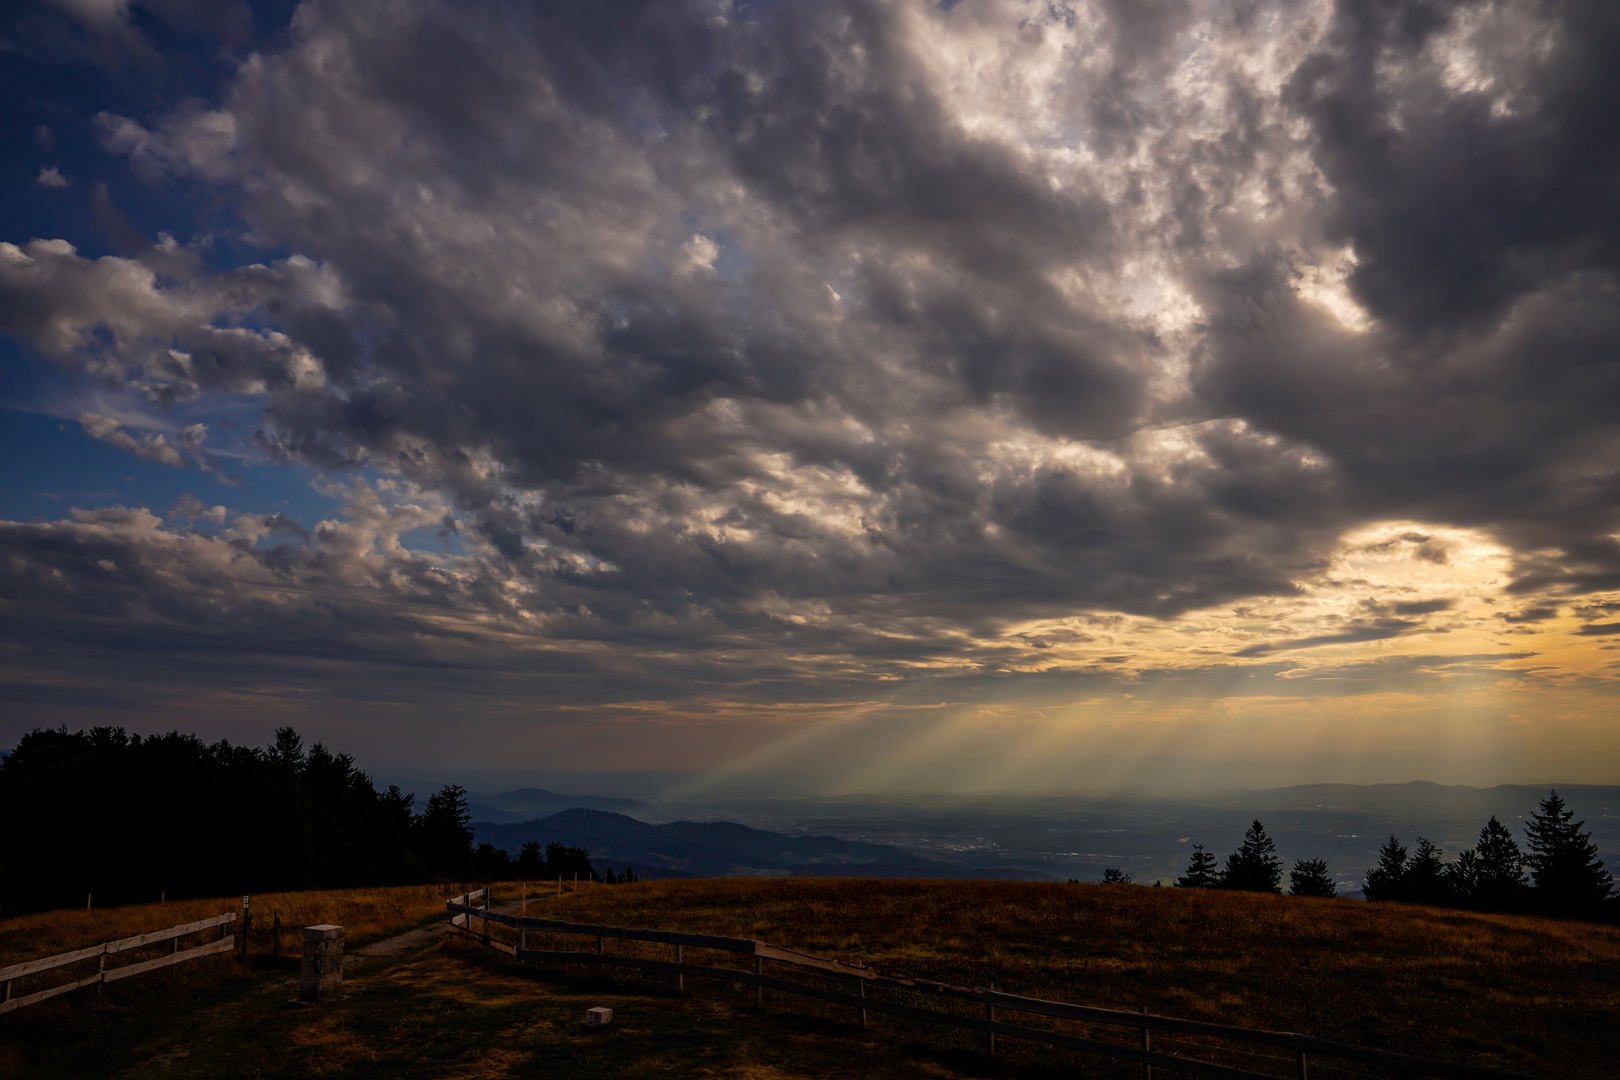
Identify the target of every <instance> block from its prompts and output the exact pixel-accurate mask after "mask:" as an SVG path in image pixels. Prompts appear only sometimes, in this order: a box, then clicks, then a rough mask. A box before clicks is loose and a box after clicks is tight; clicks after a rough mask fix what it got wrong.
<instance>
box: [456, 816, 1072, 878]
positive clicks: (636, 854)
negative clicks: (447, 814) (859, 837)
mask: <svg viewBox="0 0 1620 1080" xmlns="http://www.w3.org/2000/svg"><path fill="white" fill-rule="evenodd" d="M473 830H474V833H475V838H476V840H477V842H478V843H483V842H484V841H489V842H491V843H493V844H495V845H497V846H498V847H502V848H505V849H506V850H507V851H509V852H511V853H512V854H513V855H516V854H517V853H518V851H519V849H520V848H521V847H522V845H523V844H524V843H525V842H528V841H531V840H533V841H539V842H540V843H542V844H545V843H552V842H555V843H562V844H572V845H576V846H578V847H583V848H589V849H590V850H591V852H592V856H593V859H592V861H593V862H595V863H596V864H597V866H598V867H603V866H606V867H609V868H612V869H614V870H619V869H622V868H623V867H625V866H631V867H633V868H636V870H637V872H638V873H643V871H644V870H645V871H648V872H647V873H646V875H645V876H649V877H650V876H654V874H655V873H658V872H666V871H668V872H674V874H678V875H680V876H688V875H689V876H693V877H758V876H773V875H788V874H795V875H809V876H817V877H838V876H849V877H902V878H942V877H948V878H956V877H976V878H1014V879H1023V880H1039V879H1041V878H1044V877H1045V875H1043V874H1038V873H1032V872H1030V871H1027V870H1019V869H1013V868H998V867H984V868H974V869H971V870H970V869H966V868H963V867H961V866H956V865H950V864H947V863H941V862H937V861H934V860H932V859H923V858H919V857H918V856H916V855H912V854H910V853H909V852H906V851H902V850H901V849H899V848H896V847H889V846H887V845H884V844H867V843H862V842H860V841H856V840H839V839H837V838H835V837H831V836H784V835H782V834H781V833H773V832H765V831H763V830H761V829H751V828H749V827H748V826H746V825H739V824H737V823H736V822H730V821H675V822H670V823H669V824H666V825H650V824H648V823H647V822H644V821H637V820H636V819H635V818H632V817H627V816H625V815H624V814H615V813H605V812H603V811H599V810H586V809H574V810H565V811H563V812H561V813H558V814H553V815H551V816H549V817H546V818H543V819H541V820H538V821H525V822H522V823H519V824H499V823H494V822H486V821H478V822H474V823H473ZM658 876H663V875H662V874H661V873H659V875H658ZM671 876H674V875H673V874H672V875H671Z"/></svg>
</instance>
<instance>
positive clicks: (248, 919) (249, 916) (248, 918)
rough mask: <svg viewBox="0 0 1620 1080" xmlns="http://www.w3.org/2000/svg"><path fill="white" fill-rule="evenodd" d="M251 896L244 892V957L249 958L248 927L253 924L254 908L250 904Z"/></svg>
mask: <svg viewBox="0 0 1620 1080" xmlns="http://www.w3.org/2000/svg"><path fill="white" fill-rule="evenodd" d="M249 900H250V898H249V896H248V894H247V893H243V894H242V959H244V960H246V959H247V950H248V928H249V927H251V926H252V925H253V909H252V908H251V907H250V906H249Z"/></svg>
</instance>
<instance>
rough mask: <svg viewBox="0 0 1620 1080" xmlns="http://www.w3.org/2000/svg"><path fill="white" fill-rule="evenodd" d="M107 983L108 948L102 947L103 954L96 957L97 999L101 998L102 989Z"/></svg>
mask: <svg viewBox="0 0 1620 1080" xmlns="http://www.w3.org/2000/svg"><path fill="white" fill-rule="evenodd" d="M106 982H107V946H105V945H103V946H102V947H101V953H100V954H99V955H98V956H97V957H96V997H100V996H101V988H102V986H103V985H105V984H106Z"/></svg>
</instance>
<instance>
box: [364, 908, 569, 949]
mask: <svg viewBox="0 0 1620 1080" xmlns="http://www.w3.org/2000/svg"><path fill="white" fill-rule="evenodd" d="M541 899H543V898H542V897H530V898H529V903H531V904H533V903H538V902H539V901H540V900H541ZM522 907H523V904H522V902H521V901H519V902H518V903H516V904H503V905H502V906H500V907H495V908H490V910H491V911H494V912H498V913H500V914H502V915H516V914H517V913H518V911H519V910H520V909H521V908H522ZM449 932H450V923H449V920H448V919H446V920H445V921H443V922H439V923H435V924H434V925H433V926H424V927H421V928H420V929H417V930H407V931H405V932H404V933H403V934H396V935H395V936H393V937H391V938H384V939H383V940H381V941H374V942H372V943H371V944H370V945H367V946H366V947H365V948H363V949H355V950H354V952H353V955H356V956H398V955H399V954H400V953H403V952H410V951H412V950H413V949H419V948H421V947H422V946H424V945H430V944H432V943H433V942H435V941H438V940H439V939H440V938H442V937H444V936H446V935H447V934H448V933H449Z"/></svg>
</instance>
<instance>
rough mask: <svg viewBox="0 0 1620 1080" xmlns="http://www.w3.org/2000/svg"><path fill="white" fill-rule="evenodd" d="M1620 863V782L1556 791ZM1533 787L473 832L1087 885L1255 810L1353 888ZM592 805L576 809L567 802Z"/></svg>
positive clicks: (824, 868)
mask: <svg viewBox="0 0 1620 1080" xmlns="http://www.w3.org/2000/svg"><path fill="white" fill-rule="evenodd" d="M1559 790H1560V791H1561V792H1562V794H1563V795H1564V796H1565V797H1566V798H1567V799H1568V800H1569V802H1570V806H1571V808H1572V809H1573V810H1574V811H1575V813H1576V817H1577V818H1581V819H1585V820H1586V823H1587V825H1586V827H1587V828H1588V829H1590V830H1591V831H1592V833H1593V836H1594V838H1595V839H1596V840H1597V843H1598V846H1599V848H1600V850H1601V852H1602V853H1603V857H1604V858H1605V859H1606V860H1607V862H1608V866H1609V869H1611V870H1616V869H1620V788H1616V787H1603V786H1590V785H1578V784H1571V785H1564V786H1561V787H1560V788H1559ZM1545 794H1546V789H1545V788H1542V787H1535V786H1528V785H1501V786H1498V787H1492V788H1472V787H1460V786H1447V785H1441V784H1432V783H1425V782H1413V783H1407V784H1375V785H1355V784H1312V785H1304V786H1299V787H1290V788H1276V789H1271V790H1265V791H1243V792H1231V793H1226V794H1218V795H1209V796H1198V797H1188V798H1183V799H1171V798H1164V797H1156V796H1123V795H1083V794H1075V795H1065V794H1030V795H939V796H909V795H897V796H882V795H876V796H838V797H824V798H784V799H761V798H753V799H749V798H723V799H718V798H717V799H708V800H703V799H692V798H683V799H679V800H674V799H659V798H658V797H656V796H648V797H647V798H645V799H628V798H610V797H606V796H568V795H559V794H556V793H555V792H552V791H548V790H545V789H540V788H521V789H518V790H516V791H509V792H504V793H502V794H498V795H474V796H471V800H472V802H473V804H474V805H473V816H474V821H475V830H476V832H477V838H478V840H479V841H480V842H482V841H485V840H488V841H491V842H493V843H496V844H497V845H499V846H501V847H504V848H506V849H507V850H509V851H511V852H512V853H513V854H514V855H515V854H516V853H517V851H518V848H519V847H520V846H521V844H522V843H523V841H525V840H539V841H541V842H542V843H544V842H548V841H557V842H561V843H567V844H574V845H578V846H580V847H586V848H590V849H591V850H592V851H593V852H595V853H596V855H597V857H598V858H599V860H602V861H603V862H604V864H605V865H608V866H611V867H612V868H613V869H615V870H622V869H624V868H625V867H627V866H629V867H634V868H635V869H636V872H637V873H642V874H643V875H644V876H649V877H651V876H679V875H694V876H715V875H724V876H730V875H758V874H800V875H804V874H817V875H825V874H833V873H843V874H852V875H861V876H892V877H963V878H1009V879H1025V880H1058V881H1063V880H1067V879H1070V878H1077V879H1079V880H1082V881H1095V880H1097V879H1098V878H1099V877H1100V876H1101V875H1102V872H1103V870H1104V869H1105V868H1106V867H1110V866H1112V867H1118V868H1120V869H1123V870H1125V871H1126V872H1128V873H1130V874H1132V875H1133V876H1134V878H1135V880H1136V881H1138V882H1142V883H1148V882H1152V881H1154V880H1162V881H1164V882H1165V883H1166V884H1168V883H1169V882H1170V881H1171V880H1173V879H1174V877H1175V876H1176V875H1177V874H1179V873H1181V872H1182V871H1183V870H1184V869H1185V867H1186V864H1187V857H1188V855H1189V853H1190V851H1191V848H1192V845H1193V844H1194V843H1202V844H1204V845H1205V846H1206V847H1207V848H1208V849H1209V850H1210V851H1213V852H1216V853H1218V854H1221V855H1223V856H1224V854H1225V853H1226V852H1228V851H1231V850H1232V849H1233V848H1234V847H1236V845H1237V843H1238V841H1239V840H1240V838H1241V836H1242V833H1243V829H1244V828H1245V827H1246V826H1247V825H1248V823H1249V822H1250V820H1252V819H1254V818H1260V819H1261V820H1262V821H1264V823H1265V825H1266V828H1267V830H1268V831H1269V832H1270V834H1271V835H1272V837H1273V838H1275V839H1276V841H1277V844H1278V853H1279V854H1280V855H1281V856H1282V857H1283V858H1284V860H1285V861H1287V862H1288V863H1289V864H1291V863H1292V861H1293V860H1294V859H1296V858H1301V857H1307V858H1310V857H1321V858H1325V859H1327V861H1328V864H1329V867H1330V869H1331V871H1332V873H1333V875H1334V877H1335V878H1336V879H1337V880H1338V883H1339V888H1340V890H1341V892H1343V893H1345V894H1347V895H1355V894H1356V893H1357V892H1358V890H1359V888H1360V882H1361V877H1362V875H1363V873H1364V872H1365V870H1366V868H1367V867H1368V866H1370V865H1372V863H1373V862H1374V861H1376V851H1377V848H1378V845H1379V844H1380V843H1381V842H1382V841H1383V839H1384V838H1385V837H1386V836H1387V835H1388V834H1389V833H1391V832H1394V833H1396V834H1398V835H1400V836H1401V837H1402V838H1403V840H1404V841H1405V842H1407V843H1410V842H1411V841H1412V839H1413V838H1414V837H1415V836H1418V835H1422V836H1426V837H1428V838H1429V839H1431V840H1433V841H1434V842H1435V843H1437V844H1440V845H1441V847H1442V849H1443V850H1444V852H1445V854H1446V857H1447V858H1455V857H1456V854H1457V852H1458V851H1459V850H1461V849H1462V848H1464V847H1467V846H1470V845H1472V844H1473V843H1474V840H1475V837H1476V836H1477V834H1478V832H1479V829H1480V827H1481V826H1482V825H1484V823H1485V821H1486V820H1487V819H1488V818H1489V817H1490V816H1491V815H1492V814H1495V815H1497V816H1498V817H1499V818H1500V819H1501V820H1502V821H1503V822H1505V823H1506V824H1508V825H1509V826H1510V828H1512V829H1513V830H1514V832H1515V834H1516V835H1519V836H1520V839H1521V842H1522V829H1523V821H1522V818H1523V816H1525V815H1528V814H1529V813H1530V812H1531V810H1532V809H1533V808H1534V807H1535V805H1536V803H1537V800H1539V799H1540V798H1541V797H1542V796H1543V795H1545ZM579 810H584V811H595V812H596V813H595V814H581V813H575V811H579Z"/></svg>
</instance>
